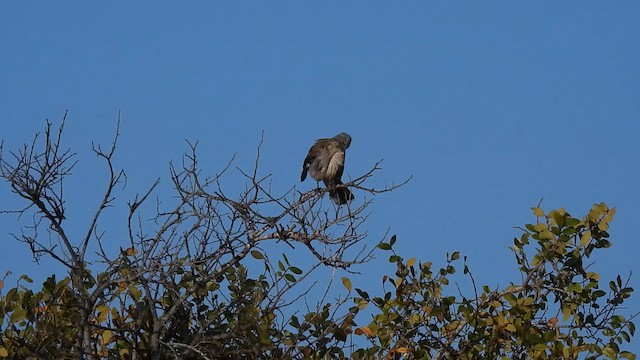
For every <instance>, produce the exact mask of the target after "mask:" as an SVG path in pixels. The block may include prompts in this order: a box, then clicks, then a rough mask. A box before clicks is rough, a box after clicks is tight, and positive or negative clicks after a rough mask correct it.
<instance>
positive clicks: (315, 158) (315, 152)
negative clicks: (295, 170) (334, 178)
mask: <svg viewBox="0 0 640 360" xmlns="http://www.w3.org/2000/svg"><path fill="white" fill-rule="evenodd" d="M332 141H333V140H332V139H318V140H316V142H315V144H313V146H311V149H309V153H307V157H306V158H305V159H304V162H303V163H302V174H301V175H300V181H304V180H305V179H306V178H307V172H308V171H309V170H311V176H312V177H313V178H314V179H315V180H322V179H323V178H324V173H325V169H324V168H325V167H326V163H328V159H329V156H328V152H327V149H328V148H329V147H330V143H331V142H332ZM319 175H322V176H319Z"/></svg>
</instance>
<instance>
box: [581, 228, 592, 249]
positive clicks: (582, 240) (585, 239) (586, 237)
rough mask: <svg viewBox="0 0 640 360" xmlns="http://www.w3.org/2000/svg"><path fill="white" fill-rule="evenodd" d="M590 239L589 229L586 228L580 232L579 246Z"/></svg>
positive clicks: (585, 243) (584, 244) (587, 243)
mask: <svg viewBox="0 0 640 360" xmlns="http://www.w3.org/2000/svg"><path fill="white" fill-rule="evenodd" d="M590 241H591V230H587V231H585V232H584V233H583V234H582V237H581V238H580V246H587V245H589V242H590Z"/></svg>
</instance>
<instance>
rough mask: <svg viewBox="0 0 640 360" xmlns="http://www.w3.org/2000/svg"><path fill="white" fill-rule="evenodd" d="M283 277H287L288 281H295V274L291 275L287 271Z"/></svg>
mask: <svg viewBox="0 0 640 360" xmlns="http://www.w3.org/2000/svg"><path fill="white" fill-rule="evenodd" d="M284 278H285V279H287V281H289V282H296V278H295V276H293V275H291V274H289V273H287V274H284Z"/></svg>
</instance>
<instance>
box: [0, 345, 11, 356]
mask: <svg viewBox="0 0 640 360" xmlns="http://www.w3.org/2000/svg"><path fill="white" fill-rule="evenodd" d="M7 356H9V352H8V351H7V349H5V347H4V346H0V357H3V358H5V357H7Z"/></svg>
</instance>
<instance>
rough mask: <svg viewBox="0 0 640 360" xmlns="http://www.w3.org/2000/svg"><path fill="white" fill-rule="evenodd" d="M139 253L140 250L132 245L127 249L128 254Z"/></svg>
mask: <svg viewBox="0 0 640 360" xmlns="http://www.w3.org/2000/svg"><path fill="white" fill-rule="evenodd" d="M137 254H138V250H137V249H135V248H133V247H130V248H128V249H127V256H133V255H137Z"/></svg>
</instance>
